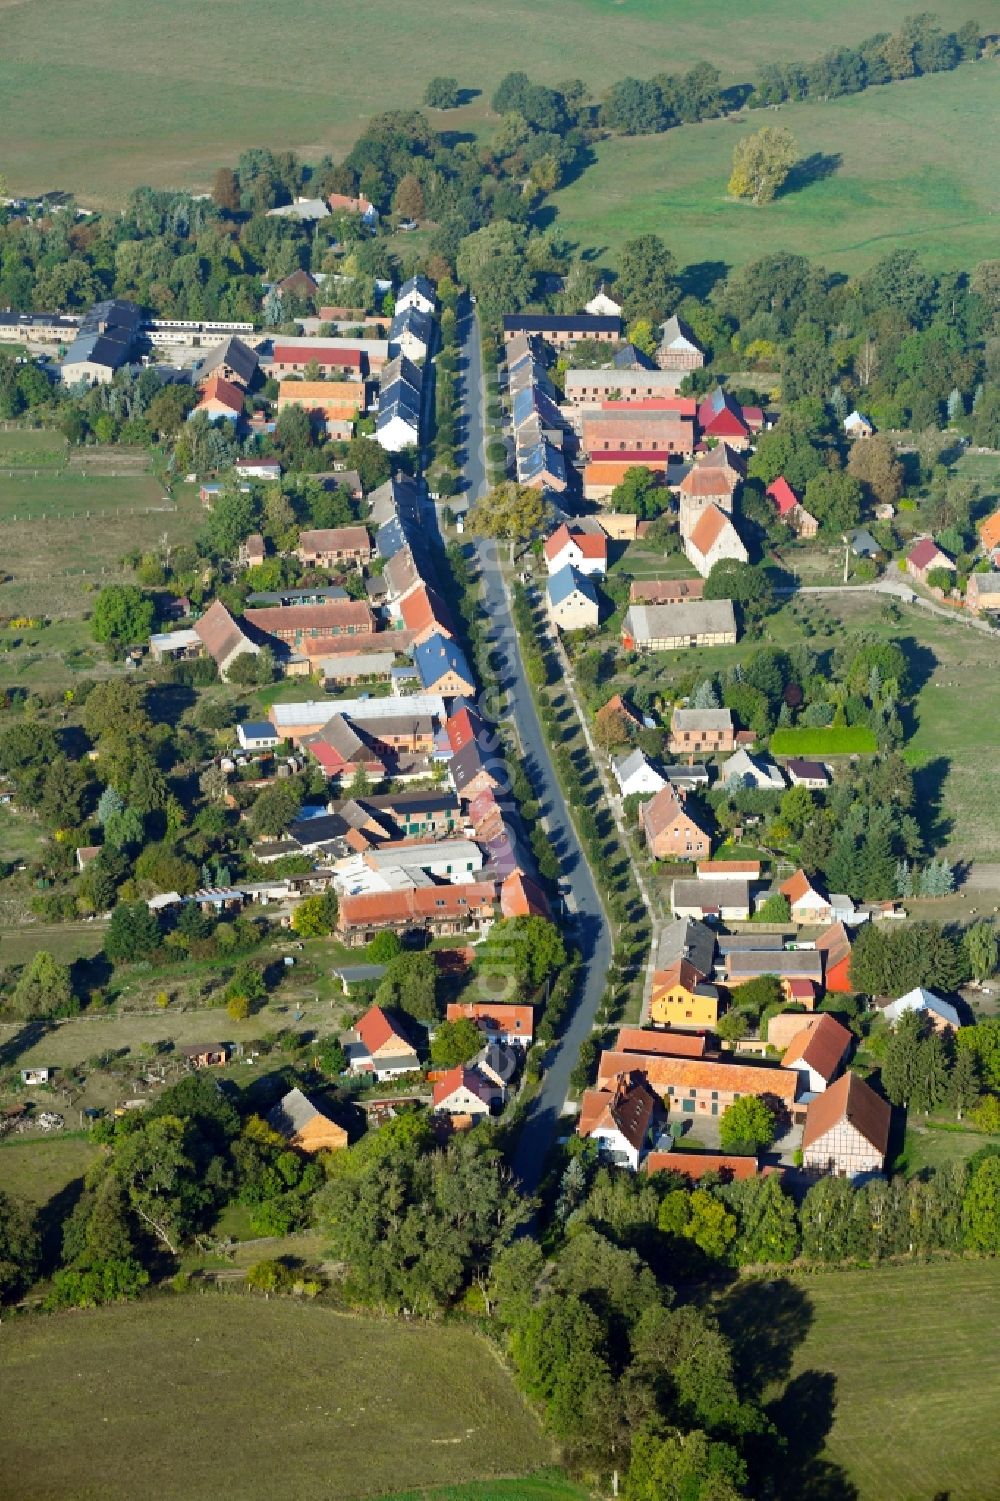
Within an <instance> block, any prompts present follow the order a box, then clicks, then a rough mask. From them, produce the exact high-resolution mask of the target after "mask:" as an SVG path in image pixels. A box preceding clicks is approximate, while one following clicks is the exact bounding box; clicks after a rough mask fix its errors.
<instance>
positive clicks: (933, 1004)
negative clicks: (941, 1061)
mask: <svg viewBox="0 0 1000 1501" xmlns="http://www.w3.org/2000/svg"><path fill="white" fill-rule="evenodd" d="M881 1010H882V1015H883V1016H884V1017H885V1019H886V1021H887V1023H888V1024H889V1026H890V1027H892V1026H895V1024H896V1022H898V1021H899V1019H900V1017H901V1016H903V1015H904V1014H905V1013H906V1012H907V1011H916V1012H919V1014H920V1015H921V1016H925V1017H926V1018H927V1020H928V1021H929V1022H930V1025H931V1027H932V1028H933V1029H934V1031H935V1032H943V1033H948V1032H954V1031H956V1030H957V1028H958V1027H960V1026H961V1024H962V1019H961V1017H960V1016H959V1014H958V1012H957V1011H956V1010H955V1007H954V1006H953V1005H951V1003H950V1002H949V1001H943V1000H942V999H941V997H940V996H937V995H935V994H934V992H933V990H925V989H924V987H923V986H922V985H918V986H917V987H916V989H914V990H908V991H907V992H906V994H905V995H901V996H900V997H899V999H898V1001H890V1002H889V1004H888V1005H887V1006H883V1007H882V1008H881Z"/></svg>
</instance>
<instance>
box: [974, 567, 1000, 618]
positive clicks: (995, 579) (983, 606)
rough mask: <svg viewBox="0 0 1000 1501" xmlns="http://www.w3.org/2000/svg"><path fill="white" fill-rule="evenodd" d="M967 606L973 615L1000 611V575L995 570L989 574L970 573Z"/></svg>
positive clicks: (991, 570)
mask: <svg viewBox="0 0 1000 1501" xmlns="http://www.w3.org/2000/svg"><path fill="white" fill-rule="evenodd" d="M965 605H966V609H969V610H971V611H972V613H973V615H982V614H984V613H985V612H986V611H993V610H1000V573H998V572H997V571H996V570H995V569H990V571H989V573H970V574H969V582H968V585H967V587H966V590H965Z"/></svg>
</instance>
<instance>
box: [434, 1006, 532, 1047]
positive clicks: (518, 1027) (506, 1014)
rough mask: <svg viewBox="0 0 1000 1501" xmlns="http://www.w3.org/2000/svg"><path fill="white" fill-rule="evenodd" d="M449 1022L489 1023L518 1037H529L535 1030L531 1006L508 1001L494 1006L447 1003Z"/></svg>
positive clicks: (496, 1028) (498, 1029)
mask: <svg viewBox="0 0 1000 1501" xmlns="http://www.w3.org/2000/svg"><path fill="white" fill-rule="evenodd" d="M446 1016H447V1020H448V1021H450V1022H457V1021H461V1020H462V1019H463V1018H468V1020H469V1021H474V1022H480V1021H481V1022H491V1023H492V1024H493V1029H495V1030H496V1031H502V1032H507V1033H511V1034H513V1033H516V1034H517V1035H518V1036H519V1037H525V1038H527V1037H531V1036H532V1035H533V1033H534V1029H535V1010H534V1007H533V1006H519V1005H516V1004H514V1003H512V1002H509V1001H502V1002H498V1003H496V1004H494V1003H493V1002H492V1001H449V1002H448V1009H447V1012H446Z"/></svg>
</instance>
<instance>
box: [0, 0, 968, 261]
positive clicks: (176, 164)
mask: <svg viewBox="0 0 1000 1501" xmlns="http://www.w3.org/2000/svg"><path fill="white" fill-rule="evenodd" d="M0 9H2V11H3V16H4V50H3V58H2V60H0V130H2V133H3V137H4V141H5V144H6V147H7V149H6V151H5V157H4V167H5V171H6V172H7V173H8V175H9V178H10V185H11V188H12V189H16V190H18V191H21V190H24V191H41V190H44V189H52V188H63V189H69V190H71V191H73V192H75V193H77V194H79V195H80V196H81V197H82V198H83V199H84V200H85V201H86V202H88V203H93V204H98V205H100V204H114V203H119V202H121V201H122V200H123V199H124V198H125V196H126V195H127V193H128V192H129V191H130V189H131V188H133V187H134V186H135V185H136V184H137V183H141V182H149V183H152V184H154V185H156V186H188V187H192V188H201V187H204V186H206V185H207V184H208V182H209V181H210V178H211V174H212V172H213V171H214V169H215V168H216V167H217V166H218V165H220V164H221V163H223V162H227V161H229V160H232V159H234V158H235V157H236V156H238V155H239V153H240V151H242V150H244V149H245V148H247V147H249V146H263V145H267V146H270V147H271V148H272V149H275V150H277V149H282V148H292V149H295V150H297V151H299V152H300V153H302V154H303V155H305V156H306V157H308V158H312V159H316V158H318V157H319V156H321V155H322V153H323V152H324V151H332V152H334V153H335V154H337V155H342V154H343V153H344V151H345V150H346V148H347V147H348V146H349V145H350V143H351V142H352V141H353V140H354V139H355V137H356V136H357V135H358V134H359V133H360V131H361V130H362V129H363V128H364V125H365V123H366V121H367V120H368V119H370V118H371V116H372V115H374V114H376V113H377V112H378V111H379V110H380V109H383V108H390V107H394V108H407V107H413V106H416V105H418V104H419V103H420V100H421V96H422V93H423V89H424V85H425V84H426V82H427V80H428V79H429V78H431V77H432V76H433V75H435V74H437V73H441V72H447V73H452V74H454V75H455V76H456V77H457V78H458V80H459V83H460V85H461V86H462V87H463V88H465V89H467V90H470V91H473V92H475V91H482V92H481V93H480V94H479V95H478V97H474V98H473V99H472V100H471V101H470V103H469V104H468V105H467V106H466V107H465V108H464V109H461V110H459V111H456V112H453V113H450V114H448V115H442V116H436V117H435V119H436V120H437V121H439V122H440V124H441V125H442V126H443V127H444V128H447V129H456V130H462V131H473V132H478V131H479V130H481V129H482V128H483V126H484V124H485V122H486V114H487V110H486V105H487V101H488V98H489V95H490V93H491V92H492V90H493V88H494V87H495V85H496V83H497V81H498V80H499V78H500V77H501V76H502V74H504V73H505V72H506V71H507V69H508V68H510V67H518V66H524V67H526V68H527V69H528V71H529V72H530V73H531V75H532V76H533V77H535V78H537V79H538V81H539V82H543V83H549V84H555V83H558V82H559V81H560V80H562V79H566V78H568V77H574V76H578V77H580V78H582V79H584V80H585V81H586V82H587V83H588V84H589V85H591V86H592V87H593V88H594V89H596V90H600V89H602V88H604V87H606V86H607V85H608V84H609V83H611V82H612V81H613V80H614V79H616V78H619V77H621V76H622V75H624V74H626V73H629V72H641V73H642V74H643V75H648V74H652V73H655V72H657V71H658V70H663V69H667V70H674V69H680V68H682V67H684V66H685V65H686V64H689V63H692V62H695V61H697V60H699V59H702V58H710V59H711V60H712V61H713V62H714V63H715V64H716V65H717V66H718V67H719V69H720V70H721V72H722V75H723V82H724V84H726V85H730V84H734V83H740V82H745V81H747V79H748V76H749V75H750V74H752V72H753V69H754V67H755V66H756V64H757V63H758V62H760V61H762V60H765V59H774V60H781V59H792V58H809V57H813V56H816V55H818V54H819V53H821V52H823V51H824V50H825V49H826V48H829V47H831V46H834V45H837V44H840V43H843V42H847V41H853V40H860V39H861V38H862V37H864V36H867V35H869V34H871V33H872V32H873V31H876V30H886V31H888V30H891V29H892V28H893V27H894V26H896V25H897V24H898V23H899V22H900V21H901V20H902V18H903V17H904V16H905V15H906V14H908V12H909V11H910V10H912V6H911V5H910V3H909V0H877V3H876V4H874V5H871V4H867V5H866V4H864V3H863V0H842V3H841V4H839V5H838V6H837V7H836V8H835V9H822V8H817V9H816V10H815V11H814V13H812V14H809V15H804V14H803V10H802V7H801V5H798V4H796V3H795V0H748V3H747V4H745V5H743V6H742V7H740V11H739V14H738V15H732V16H727V18H726V24H725V26H722V27H720V26H719V25H718V23H717V17H716V15H715V13H714V12H713V11H711V10H708V9H703V8H696V7H692V6H690V5H688V4H686V3H685V0H628V4H627V5H621V4H618V3H615V0H553V3H552V4H549V5H546V6H545V7H544V9H542V8H539V7H538V6H536V5H533V4H531V3H530V0H511V4H509V5H506V6H504V7H502V8H500V7H491V6H487V5H485V4H483V3H482V0H479V3H475V0H469V3H467V4H466V5H464V6H463V7H460V8H459V9H458V10H456V8H455V7H454V6H450V5H446V4H440V3H437V4H431V5H427V4H418V3H417V0H400V3H398V4H397V3H392V4H390V3H389V0H373V3H372V4H371V5H368V6H366V7H364V9H363V11H358V12H355V13H352V14H351V16H350V19H349V21H348V20H347V19H345V18H344V17H342V16H339V15H335V14H334V13H332V12H331V9H330V7H329V5H328V4H327V3H326V0H301V3H299V4H296V5H291V4H288V3H279V4H278V5H274V4H266V3H265V0H216V3H215V4H213V5H211V6H205V5H202V4H199V3H198V0H172V3H171V4H169V5H163V4H157V3H154V0H94V3H93V4H91V5H87V6H82V5H79V4H77V3H75V0H3V3H2V4H0ZM985 9H986V10H987V11H988V10H989V9H990V7H989V6H987V7H985ZM983 11H984V7H983V6H982V5H981V4H977V3H975V0H955V3H954V4H952V5H951V6H949V7H948V13H947V19H948V24H949V25H954V26H957V25H959V24H961V22H962V21H964V20H966V19H967V18H968V17H970V16H975V17H977V18H978V19H979V20H980V21H983V22H987V23H988V22H989V19H990V18H989V15H984V14H983ZM275 31H277V32H279V33H280V37H281V47H280V52H279V53H278V54H276V55H270V54H267V53H266V52H264V51H263V50H262V49H258V48H257V47H256V46H255V44H254V43H255V39H256V40H257V41H259V40H260V39H261V38H263V37H266V36H268V35H271V34H273V33H274V32H275ZM512 37H517V38H518V42H519V48H518V55H517V57H512V55H511V49H510V39H511V38H512ZM109 38H114V46H115V54H116V56H117V57H123V58H128V60H129V65H128V68H127V70H119V69H118V68H116V67H114V65H113V64H112V63H111V62H110V61H109V54H108V39H109ZM265 57H266V61H265V60H264V59H265ZM963 78H964V70H963ZM373 81H375V82H374V86H373ZM112 84H113V86H112ZM704 128H705V127H699V129H704ZM982 136H983V140H982V147H983V150H984V152H986V151H988V140H987V139H986V136H987V133H985V132H983V133H982ZM649 146H650V149H651V150H652V151H653V152H654V153H655V154H659V153H661V152H662V151H663V144H662V139H661V140H660V141H657V142H651V143H649ZM827 149H829V145H827ZM984 160H985V157H984ZM588 181H589V178H588ZM640 196H641V197H645V187H643V189H642V192H641V194H640ZM615 212H616V213H617V212H618V207H617V206H616V210H615ZM640 212H641V209H640ZM626 228H627V222H626V221H623V222H622V225H621V229H622V230H625V229H626ZM694 258H695V259H702V258H703V254H702V252H701V250H698V251H697V253H696V255H695V256H694Z"/></svg>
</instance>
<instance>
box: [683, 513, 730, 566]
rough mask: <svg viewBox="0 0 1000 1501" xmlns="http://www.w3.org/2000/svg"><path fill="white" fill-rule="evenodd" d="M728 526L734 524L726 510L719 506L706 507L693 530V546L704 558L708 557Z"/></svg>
mask: <svg viewBox="0 0 1000 1501" xmlns="http://www.w3.org/2000/svg"><path fill="white" fill-rule="evenodd" d="M727 526H732V522H731V521H730V520H729V517H728V516H727V515H726V513H725V511H720V510H719V507H718V506H708V507H706V509H705V510H704V511H702V513H701V515H700V516H699V517H698V520H697V521H696V522H695V525H694V528H693V529H692V531H691V536H690V542H691V546H692V547H693V548H694V549H695V551H696V552H700V553H701V555H702V557H703V558H704V557H707V556H708V554H709V553H710V552H711V550H712V548H713V547H714V546H715V544H716V542H718V540H719V538H720V537H721V535H722V533H723V532H724V531H725V530H726V527H727Z"/></svg>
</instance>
